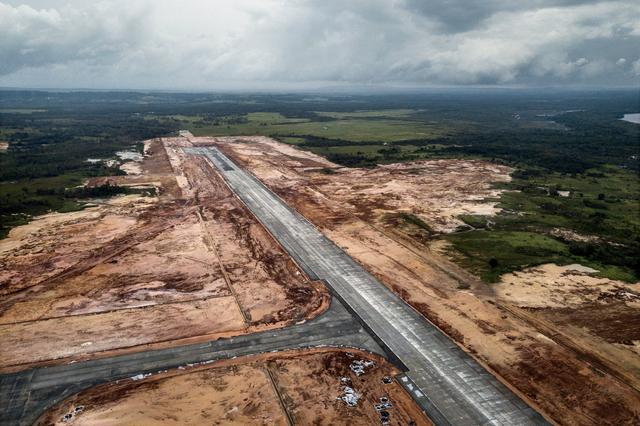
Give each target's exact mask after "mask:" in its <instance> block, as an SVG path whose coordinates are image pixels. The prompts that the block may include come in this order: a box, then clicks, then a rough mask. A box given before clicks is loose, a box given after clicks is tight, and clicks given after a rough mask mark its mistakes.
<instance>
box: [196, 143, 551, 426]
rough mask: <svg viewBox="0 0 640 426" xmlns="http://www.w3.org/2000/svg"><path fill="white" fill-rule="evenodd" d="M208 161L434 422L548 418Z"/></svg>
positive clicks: (298, 221) (297, 219)
mask: <svg viewBox="0 0 640 426" xmlns="http://www.w3.org/2000/svg"><path fill="white" fill-rule="evenodd" d="M184 150H185V152H187V153H190V154H194V155H203V156H205V157H206V158H208V159H209V161H210V162H211V164H212V165H213V166H214V167H215V168H216V169H217V170H218V172H219V173H220V174H221V175H222V176H223V177H224V179H225V180H226V182H227V183H228V185H229V186H230V187H231V189H232V190H233V191H234V192H235V193H236V195H237V196H238V197H239V198H240V199H241V200H242V201H243V202H244V203H245V204H246V205H247V207H248V208H249V209H250V210H251V211H252V212H253V213H254V215H255V216H256V217H257V218H258V220H260V221H261V222H262V224H263V225H264V226H265V227H266V228H267V229H268V230H269V231H270V232H271V233H272V235H273V236H274V237H275V238H276V239H277V240H278V241H279V242H280V243H281V244H282V246H283V247H284V248H285V249H286V250H287V251H288V252H289V254H290V255H291V256H292V257H293V258H294V259H295V260H296V262H297V263H298V264H299V265H300V267H301V268H303V269H304V271H305V272H306V273H307V274H308V275H309V276H310V277H312V278H313V279H322V280H325V281H326V282H327V283H328V285H329V286H330V288H331V289H332V291H333V292H334V294H336V295H337V296H339V298H340V300H341V301H343V302H344V303H345V304H346V305H347V306H348V308H349V309H350V310H352V311H353V312H355V314H356V315H357V316H358V317H359V318H360V320H361V321H362V322H363V324H364V325H365V327H366V328H367V329H368V330H369V331H370V332H372V334H373V335H374V336H375V337H376V339H378V341H379V342H381V343H382V345H383V346H385V349H387V351H388V352H391V353H392V357H393V356H395V357H397V359H398V360H399V361H400V362H401V363H402V364H404V366H405V367H406V370H407V371H406V373H405V375H403V376H402V377H401V378H400V380H401V383H403V385H404V386H405V388H406V389H407V390H408V391H409V392H410V393H411V395H413V397H414V399H415V400H416V401H417V402H418V403H419V404H420V405H421V406H422V408H423V409H424V410H425V412H426V413H427V414H428V415H429V417H430V418H431V419H433V420H434V422H435V423H436V424H439V425H440V424H442V425H447V424H451V425H485V424H486V425H488V424H493V425H533V424H547V422H546V421H545V420H544V418H543V417H542V416H541V415H540V414H538V413H537V412H536V411H535V410H533V409H532V408H531V407H529V406H528V405H527V404H526V403H525V402H524V401H523V400H522V399H520V398H519V397H518V396H517V395H515V394H514V393H513V392H512V391H510V390H509V389H508V388H507V387H506V386H504V385H503V384H502V383H501V382H499V381H498V380H497V379H496V378H495V377H494V376H493V375H491V374H490V373H489V372H488V371H487V370H486V369H484V368H483V367H482V366H481V365H480V364H479V363H478V362H477V361H475V360H474V359H473V358H472V357H471V356H470V355H468V354H467V353H466V352H464V351H463V350H462V349H460V348H459V347H458V346H457V345H456V344H455V343H454V342H453V341H452V340H451V339H449V337H448V336H446V335H445V334H444V333H442V332H441V331H440V330H439V329H438V328H436V327H435V326H434V325H433V324H431V323H430V322H428V321H427V320H426V319H425V318H424V317H423V316H422V315H420V314H419V313H418V312H416V311H415V310H414V309H413V308H411V307H410V306H409V305H407V304H406V303H405V302H404V301H403V300H402V299H400V298H399V297H398V296H396V295H395V294H394V293H393V292H391V291H390V290H388V289H387V287H385V286H384V285H383V284H382V283H381V282H379V281H378V280H377V279H376V278H375V277H373V276H372V275H371V274H369V273H368V272H367V271H366V270H365V269H364V268H363V267H362V266H360V265H359V264H358V263H356V262H355V261H354V260H353V259H352V258H351V257H350V256H349V255H347V254H346V253H345V252H344V251H343V250H342V249H340V248H339V247H337V246H336V245H335V244H334V243H333V242H331V241H330V240H329V239H328V238H326V237H325V236H324V235H323V234H322V233H321V232H320V231H319V230H318V229H316V228H315V226H314V225H313V224H311V223H310V222H309V221H307V220H306V219H305V218H304V217H303V216H302V215H300V214H299V213H298V212H296V211H295V210H293V209H292V208H290V207H289V206H288V205H287V204H286V203H284V202H283V201H282V200H281V199H280V198H278V197H277V196H276V195H275V194H274V193H273V192H272V191H270V190H269V189H268V188H267V187H266V186H265V185H263V184H262V183H261V182H260V181H259V180H258V179H256V178H255V177H254V176H253V175H251V174H250V173H248V172H247V171H245V170H242V169H241V168H240V167H238V166H237V165H236V164H234V163H233V162H232V161H231V160H230V159H229V158H227V157H226V156H225V155H224V154H223V153H222V152H220V151H219V150H218V149H216V148H215V147H196V148H184Z"/></svg>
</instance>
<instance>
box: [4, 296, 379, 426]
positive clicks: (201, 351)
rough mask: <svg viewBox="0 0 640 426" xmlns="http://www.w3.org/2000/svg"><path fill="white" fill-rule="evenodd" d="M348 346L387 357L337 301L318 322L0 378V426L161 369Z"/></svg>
mask: <svg viewBox="0 0 640 426" xmlns="http://www.w3.org/2000/svg"><path fill="white" fill-rule="evenodd" d="M318 346H332V347H352V348H359V349H364V350H366V351H369V352H372V353H377V354H380V355H385V353H384V351H383V350H382V349H381V348H380V346H378V344H377V343H376V342H375V341H374V340H373V339H372V338H371V336H370V335H369V333H367V331H366V330H365V329H364V328H363V327H362V324H361V323H360V322H359V320H358V319H356V318H354V317H353V316H352V315H351V313H350V312H349V311H348V310H347V309H345V307H344V306H343V305H342V304H341V303H340V302H339V301H338V300H336V299H335V298H334V299H333V300H332V301H331V306H330V308H329V309H328V310H327V311H326V312H325V313H323V314H322V315H321V316H319V317H318V318H315V319H313V320H310V321H307V322H305V323H303V324H298V325H294V326H291V327H286V328H282V329H277V330H270V331H265V332H261V333H253V334H248V335H244V336H238V337H232V338H227V339H218V340H214V341H209V342H202V343H197V344H191V345H183V346H178V347H173V348H168V349H159V350H153V351H146V352H138V353H132V354H127V355H121V356H116V357H110V358H101V359H95V360H91V361H84V362H77V363H73V364H62V365H56V366H51V367H40V368H33V369H29V370H25V371H20V372H18V373H13V374H5V375H0V425H12V426H15V425H31V424H33V422H35V421H36V420H37V419H38V417H39V416H40V415H41V414H42V413H43V412H44V411H45V410H46V409H47V408H50V407H51V406H53V405H55V404H56V403H58V402H60V401H62V400H63V399H65V398H67V397H69V396H71V395H73V394H75V393H77V392H80V391H82V390H83V389H88V388H90V387H93V386H96V385H99V384H102V383H106V382H110V381H114V380H120V379H125V378H129V377H133V376H136V375H138V374H149V373H151V374H154V373H158V372H160V371H163V370H168V369H171V368H177V367H180V366H188V365H189V364H198V363H208V362H211V361H213V360H218V359H229V358H233V357H240V356H245V355H255V354H261V353H267V352H274V351H283V350H289V349H300V348H313V347H318Z"/></svg>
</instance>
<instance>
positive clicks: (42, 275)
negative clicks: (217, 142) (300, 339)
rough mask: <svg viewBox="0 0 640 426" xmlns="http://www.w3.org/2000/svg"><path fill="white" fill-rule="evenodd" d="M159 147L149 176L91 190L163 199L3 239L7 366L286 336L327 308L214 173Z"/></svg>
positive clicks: (89, 213)
mask: <svg viewBox="0 0 640 426" xmlns="http://www.w3.org/2000/svg"><path fill="white" fill-rule="evenodd" d="M147 145H148V147H147V148H148V149H147V154H148V157H146V158H145V160H144V161H143V162H142V163H139V164H137V167H138V168H140V170H141V171H142V174H138V175H134V176H116V177H110V178H97V179H94V180H92V181H90V182H89V184H88V185H89V187H92V186H99V185H103V184H105V183H106V182H110V183H111V184H118V185H129V186H133V187H154V188H156V191H157V193H158V194H159V195H158V196H157V197H141V196H122V197H116V198H113V199H109V200H107V201H104V200H95V202H94V206H92V207H88V208H85V209H84V210H82V211H79V212H73V213H53V214H49V215H46V216H43V217H41V218H38V219H36V220H34V221H33V222H31V223H29V224H28V225H25V226H21V227H17V228H14V229H13V230H12V231H11V233H10V235H9V236H8V238H5V239H3V240H2V241H0V266H1V272H0V294H1V295H2V301H1V302H0V337H1V338H2V340H3V342H6V343H7V344H5V345H3V346H2V348H1V349H0V360H1V361H0V367H10V366H18V365H24V366H26V365H28V364H30V363H34V362H40V361H48V360H54V359H59V358H68V357H74V356H84V355H87V354H93V353H99V352H104V351H109V350H114V349H120V348H131V347H136V346H140V345H147V344H153V343H160V342H167V341H172V340H177V339H183V338H193V337H198V336H207V337H208V338H212V337H215V336H216V335H218V336H222V335H230V334H240V333H246V332H251V331H255V330H260V329H263V328H265V327H281V326H284V325H286V324H291V323H293V322H296V321H300V320H302V319H305V318H308V317H310V316H313V315H315V314H317V313H318V312H320V311H322V309H323V307H324V306H325V305H326V300H327V292H326V290H325V289H324V288H323V287H322V286H321V285H319V284H316V283H311V282H310V281H309V279H308V278H307V277H306V276H305V275H304V274H303V273H302V272H301V271H300V270H299V269H298V268H297V267H296V266H295V264H294V263H293V262H292V261H291V260H290V259H289V257H288V256H287V255H286V254H285V253H284V252H283V251H282V249H281V248H280V247H279V246H278V245H277V243H276V242H275V241H273V239H272V238H271V237H270V236H269V235H268V233H267V232H266V231H265V230H264V229H263V228H262V227H261V226H260V225H259V224H258V223H257V222H256V221H255V219H254V218H253V217H252V216H251V215H250V214H249V213H248V212H247V211H246V209H245V208H244V206H243V205H242V204H241V203H240V202H239V201H238V200H237V199H236V198H235V197H234V196H233V194H232V193H231V192H230V191H229V190H228V188H227V187H226V186H225V185H224V184H223V183H222V182H221V181H220V180H219V177H218V176H217V175H215V174H212V173H211V170H210V168H209V167H208V166H207V165H206V164H205V165H204V166H205V167H202V166H203V164H199V163H197V162H194V163H189V164H187V165H185V166H184V167H183V164H182V161H183V159H182V157H180V154H176V153H175V152H172V153H170V154H171V155H172V156H173V157H172V159H171V161H173V162H174V163H176V166H175V169H174V168H172V166H171V163H170V158H169V156H168V155H167V152H166V150H165V148H164V146H163V144H162V143H161V142H160V141H159V140H156V141H153V142H149V143H148V144H147ZM174 170H176V171H175V172H174ZM204 176H206V179H204V178H203V177H204ZM199 181H202V182H203V184H202V185H200V186H198V187H197V190H193V191H192V190H191V189H190V187H191V185H190V183H189V182H199ZM181 185H182V187H181ZM194 187H195V186H194ZM159 319H161V320H159Z"/></svg>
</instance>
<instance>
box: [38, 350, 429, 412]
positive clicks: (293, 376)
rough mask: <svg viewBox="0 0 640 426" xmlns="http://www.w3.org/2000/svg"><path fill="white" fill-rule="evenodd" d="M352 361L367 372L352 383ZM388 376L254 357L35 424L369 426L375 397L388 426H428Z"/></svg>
mask: <svg viewBox="0 0 640 426" xmlns="http://www.w3.org/2000/svg"><path fill="white" fill-rule="evenodd" d="M354 361H366V362H372V365H370V366H369V367H367V368H365V373H364V374H362V375H360V376H357V375H356V374H355V373H354V372H353V371H352V370H351V369H350V365H351V363H353V362H354ZM238 362H240V364H238ZM394 374H397V371H396V370H395V369H394V368H393V367H392V366H391V365H389V364H388V363H386V362H384V361H382V360H381V359H379V358H377V357H375V358H371V357H370V356H369V355H367V354H364V353H361V352H345V351H336V350H316V351H307V352H291V353H286V354H284V353H283V354H277V355H269V356H257V357H252V358H245V359H243V360H235V361H225V362H221V363H216V364H211V365H209V366H206V367H199V368H193V369H186V370H177V371H170V372H167V373H164V374H161V375H158V376H152V377H149V378H146V379H144V380H138V381H133V380H125V381H121V382H120V383H113V384H109V385H105V386H100V387H97V388H94V389H91V390H89V391H85V392H82V393H80V394H79V395H76V396H75V397H72V398H70V399H68V400H66V401H64V402H63V403H62V404H61V405H59V406H58V407H56V408H54V409H53V410H51V411H50V412H49V413H47V414H45V415H44V416H43V417H42V418H41V419H40V421H39V423H38V424H41V425H44V424H56V425H63V424H71V425H107V424H108V425H125V424H145V425H172V424H175V425H178V424H179V425H202V424H238V425H241V424H262V425H287V424H289V422H290V421H292V422H293V423H294V424H302V425H306V424H313V425H333V424H353V425H371V424H380V423H381V414H380V412H379V411H377V410H376V408H375V404H379V403H380V398H381V397H382V398H387V400H386V401H387V402H388V403H389V404H390V405H389V406H388V407H387V408H383V409H382V408H381V411H386V413H388V419H389V424H391V425H409V424H420V425H426V424H429V422H428V420H427V419H426V418H424V416H423V415H422V413H421V412H420V411H419V410H418V409H417V408H416V406H415V404H414V403H413V401H412V400H411V399H410V397H409V395H408V394H407V393H406V392H405V391H404V390H403V389H402V388H401V386H400V385H399V384H398V383H397V382H395V381H392V382H391V383H388V384H385V383H383V381H382V379H383V377H390V376H393V375H394ZM345 387H349V388H351V389H353V390H354V391H355V393H356V394H357V396H358V398H357V401H356V403H355V405H354V406H349V405H347V403H346V402H345V401H343V400H341V399H339V398H340V397H342V396H344V394H345V392H344V389H345ZM65 415H68V418H67V420H66V421H64V420H63V417H64V416H65ZM412 422H413V423H412Z"/></svg>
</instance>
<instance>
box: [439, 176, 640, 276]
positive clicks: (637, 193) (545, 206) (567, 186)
mask: <svg viewBox="0 0 640 426" xmlns="http://www.w3.org/2000/svg"><path fill="white" fill-rule="evenodd" d="M506 187H507V188H509V189H510V191H508V192H505V193H504V194H503V195H502V197H501V198H500V202H499V206H500V207H502V208H503V209H504V211H503V212H502V213H500V214H499V215H497V216H495V217H490V218H488V217H481V216H462V217H461V219H463V220H464V221H465V222H466V223H467V224H468V225H470V226H472V227H474V228H476V229H477V230H476V231H471V232H464V233H460V234H454V235H449V236H446V237H445V238H446V239H447V240H448V241H450V242H451V243H452V245H453V247H454V248H455V250H456V252H457V253H456V254H455V255H454V256H455V257H456V259H457V260H458V261H459V262H460V263H461V264H462V265H463V266H465V267H466V268H468V269H470V270H472V271H474V272H476V273H477V274H479V275H480V276H481V277H482V278H483V279H484V280H486V281H488V282H495V281H497V280H498V278H499V276H500V275H501V274H503V273H506V272H511V271H514V270H520V269H522V268H525V267H527V266H531V265H538V264H542V263H549V262H555V263H559V264H567V263H581V264H584V265H587V266H590V267H592V268H594V269H597V270H599V271H600V275H602V276H606V277H609V278H612V279H621V280H625V281H631V282H633V281H636V280H637V276H636V275H635V273H634V265H635V264H636V262H637V259H636V256H637V250H638V240H637V236H638V235H639V233H640V215H639V214H638V213H639V210H638V203H639V200H640V186H639V185H638V180H637V176H636V175H635V174H634V173H632V172H630V171H626V170H622V169H620V168H617V167H611V166H604V167H601V168H599V169H592V170H587V171H586V172H585V173H584V174H581V175H575V176H571V175H562V174H558V173H551V174H545V175H542V176H539V177H535V178H531V179H526V180H523V179H515V180H514V181H513V182H512V183H510V184H508V185H506ZM561 194H562V195H561ZM488 221H491V222H492V225H491V226H490V227H487V222H488ZM558 229H560V230H565V231H571V232H575V233H577V234H578V235H579V236H582V237H586V238H590V239H592V241H587V242H585V241H582V242H581V241H572V240H570V239H563V238H559V237H557V234H556V236H555V237H554V236H553V235H554V231H557V230H558ZM491 259H494V262H491ZM490 263H494V265H493V266H491V264H490Z"/></svg>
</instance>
